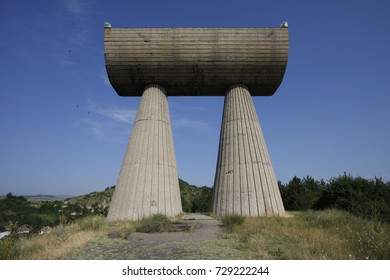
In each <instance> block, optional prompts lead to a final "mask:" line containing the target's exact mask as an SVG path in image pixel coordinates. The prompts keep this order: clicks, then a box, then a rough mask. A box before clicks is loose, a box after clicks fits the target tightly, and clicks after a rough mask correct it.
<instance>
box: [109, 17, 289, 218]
mask: <svg viewBox="0 0 390 280" xmlns="http://www.w3.org/2000/svg"><path fill="white" fill-rule="evenodd" d="M104 53H105V60H106V69H107V73H108V77H109V80H110V82H111V85H112V86H113V88H114V89H115V90H116V92H117V93H118V94H119V95H120V96H142V99H141V103H140V106H139V109H138V112H137V117H136V119H135V122H134V126H133V131H132V133H131V137H130V140H129V143H128V147H127V150H126V153H125V157H124V160H123V163H122V167H121V171H120V174H119V177H118V181H117V184H116V189H115V192H114V195H113V198H112V202H111V205H110V209H109V213H108V219H109V220H137V219H140V218H142V217H145V216H150V215H153V214H154V213H162V214H166V215H168V216H175V215H177V214H179V213H181V212H182V208H181V200H180V191H179V185H178V175H177V168H176V160H175V153H174V144H173V138H172V130H171V125H170V118H169V110H168V96H225V106H224V112H223V120H222V128H221V137H220V146H219V153H218V163H217V170H216V175H215V183H214V190H213V211H215V213H216V214H217V215H224V214H227V213H237V214H240V215H246V216H263V215H275V214H276V215H283V214H284V207H283V202H282V200H281V196H280V192H279V189H278V186H277V181H276V178H275V174H274V171H273V168H272V165H271V161H270V157H269V155H268V151H267V148H266V144H265V141H264V137H263V134H262V131H261V128H260V124H259V120H258V118H257V113H256V111H255V108H254V106H253V102H252V96H271V95H273V94H274V93H275V91H276V90H277V88H278V87H279V85H280V83H281V81H282V79H283V76H284V72H285V68H286V64H287V57H288V28H287V23H283V24H282V26H281V28H112V27H111V25H110V24H105V28H104ZM189 148H190V147H189Z"/></svg>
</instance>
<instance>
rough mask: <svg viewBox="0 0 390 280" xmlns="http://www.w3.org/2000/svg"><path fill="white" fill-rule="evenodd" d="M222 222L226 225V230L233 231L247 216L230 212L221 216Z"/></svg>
mask: <svg viewBox="0 0 390 280" xmlns="http://www.w3.org/2000/svg"><path fill="white" fill-rule="evenodd" d="M221 221H222V223H223V224H224V225H225V228H226V231H227V232H228V233H232V232H233V231H234V230H235V229H237V227H239V226H240V225H241V224H242V223H243V222H244V221H245V217H243V216H240V215H237V214H228V215H225V216H222V217H221Z"/></svg>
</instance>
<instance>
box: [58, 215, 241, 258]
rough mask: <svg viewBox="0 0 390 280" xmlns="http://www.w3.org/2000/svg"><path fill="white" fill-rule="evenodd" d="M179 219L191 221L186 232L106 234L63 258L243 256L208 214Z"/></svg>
mask: <svg viewBox="0 0 390 280" xmlns="http://www.w3.org/2000/svg"><path fill="white" fill-rule="evenodd" d="M180 223H185V224H187V225H191V227H192V228H193V230H191V231H189V232H188V231H185V232H164V233H139V232H134V233H131V234H130V235H129V236H128V238H127V239H125V240H124V239H121V238H113V237H112V236H111V237H110V236H109V235H108V236H107V237H105V238H101V239H97V240H94V241H92V242H89V243H88V244H87V245H86V246H85V247H83V248H80V249H79V250H77V251H75V252H72V253H71V254H69V255H67V256H66V257H65V259H78V260H80V259H82V260H91V259H92V260H97V259H110V260H153V259H156V260H175V259H179V260H186V259H187V260H188V259H192V260H199V259H201V260H208V259H246V258H248V256H245V255H243V254H244V252H243V251H241V250H237V249H234V246H232V244H230V241H229V240H228V239H227V238H224V235H226V234H225V233H224V229H223V225H222V223H221V222H219V221H217V220H215V219H212V218H211V217H209V216H205V215H200V214H190V215H186V216H184V217H183V218H182V220H181V221H180Z"/></svg>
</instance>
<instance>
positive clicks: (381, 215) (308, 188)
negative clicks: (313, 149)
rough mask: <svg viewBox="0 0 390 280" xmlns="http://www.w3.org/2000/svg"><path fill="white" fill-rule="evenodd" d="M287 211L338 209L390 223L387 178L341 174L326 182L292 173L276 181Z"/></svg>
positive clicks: (389, 189) (389, 186) (389, 195)
mask: <svg viewBox="0 0 390 280" xmlns="http://www.w3.org/2000/svg"><path fill="white" fill-rule="evenodd" d="M278 184H279V189H280V192H281V195H282V199H283V203H284V207H285V209H286V210H288V211H302V210H309V209H313V210H323V209H329V208H335V209H341V210H345V211H348V212H350V213H352V214H354V215H357V216H360V217H363V218H368V219H376V220H380V221H383V222H387V223H390V182H385V181H383V179H382V178H374V179H365V178H362V177H353V176H351V175H347V174H345V173H344V174H343V175H341V176H338V177H335V178H331V179H330V180H328V181H327V182H325V181H324V180H316V179H314V178H312V177H310V176H306V177H304V178H302V179H301V178H298V177H297V176H295V177H294V178H292V179H291V180H290V181H289V182H288V183H287V184H282V183H281V182H278Z"/></svg>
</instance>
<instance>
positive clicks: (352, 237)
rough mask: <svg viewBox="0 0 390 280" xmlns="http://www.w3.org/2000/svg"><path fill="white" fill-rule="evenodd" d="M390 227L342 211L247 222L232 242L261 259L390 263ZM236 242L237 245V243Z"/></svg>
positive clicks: (265, 218) (246, 220)
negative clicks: (352, 260) (361, 260)
mask: <svg viewBox="0 0 390 280" xmlns="http://www.w3.org/2000/svg"><path fill="white" fill-rule="evenodd" d="M389 236H390V226H389V225H387V224H380V223H378V222H376V221H367V220H364V219H361V218H357V217H355V216H353V215H350V214H348V213H345V212H342V211H336V210H327V211H309V212H301V213H299V212H297V213H290V217H289V218H285V217H256V218H246V219H245V222H244V223H243V224H242V225H241V226H240V227H238V228H237V229H235V230H234V231H233V233H231V234H230V235H229V237H228V238H230V239H232V240H233V243H234V244H236V247H237V248H239V249H241V250H249V251H251V252H253V253H255V256H256V257H257V258H261V259H299V260H322V259H332V260H342V259H390V237H389ZM234 241H235V242H234Z"/></svg>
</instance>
